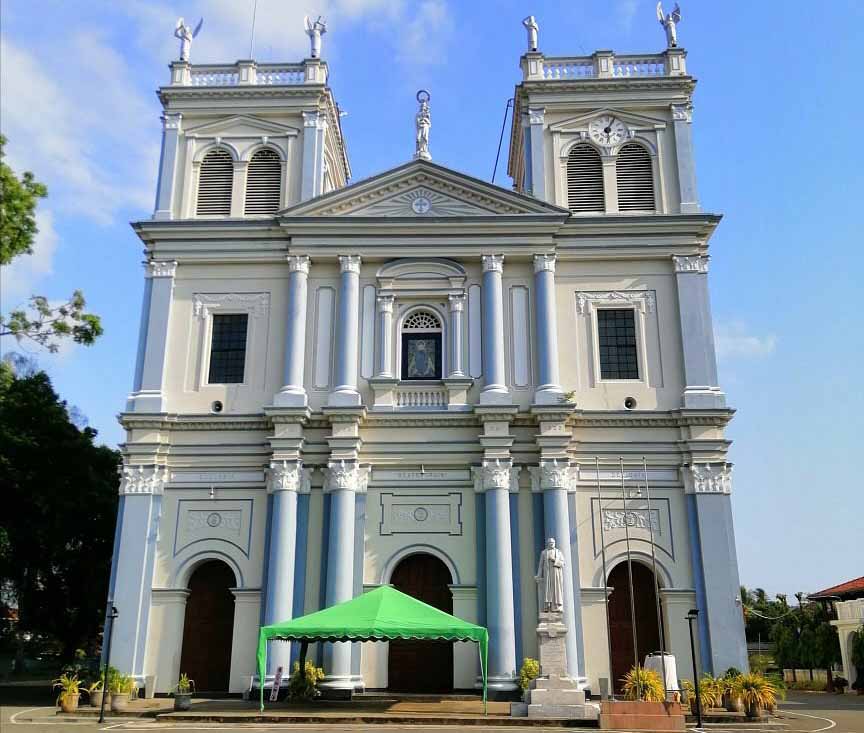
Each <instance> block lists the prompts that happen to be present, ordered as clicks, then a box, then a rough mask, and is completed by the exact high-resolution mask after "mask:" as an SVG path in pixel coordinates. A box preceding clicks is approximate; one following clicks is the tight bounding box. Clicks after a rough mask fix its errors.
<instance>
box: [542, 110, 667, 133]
mask: <svg viewBox="0 0 864 733" xmlns="http://www.w3.org/2000/svg"><path fill="white" fill-rule="evenodd" d="M605 115H611V116H612V117H617V118H618V119H619V120H621V121H622V122H624V123H626V124H627V125H629V126H630V127H634V128H646V127H647V128H649V129H654V128H660V129H662V128H664V127H666V120H664V119H663V118H662V117H650V116H648V115H640V114H636V113H634V112H627V111H625V110H621V109H610V108H608V107H603V108H601V109H594V110H591V111H590V112H586V113H585V114H581V115H578V116H577V117H570V118H568V119H566V120H561V121H560V122H556V123H555V124H554V125H549V129H550V130H551V131H553V132H576V131H577V130H584V129H585V128H586V127H587V126H588V123H589V122H591V120H593V119H594V118H596V117H603V116H605Z"/></svg>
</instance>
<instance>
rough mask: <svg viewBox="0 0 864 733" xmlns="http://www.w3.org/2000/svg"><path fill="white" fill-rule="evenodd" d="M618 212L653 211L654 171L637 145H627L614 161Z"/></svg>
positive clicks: (647, 156)
mask: <svg viewBox="0 0 864 733" xmlns="http://www.w3.org/2000/svg"><path fill="white" fill-rule="evenodd" d="M615 173H616V175H617V178H618V211H654V171H653V170H652V168H651V156H650V155H649V153H648V151H647V150H645V148H643V147H642V146H641V145H639V144H637V143H627V144H626V145H625V146H624V147H623V148H621V150H620V151H619V152H618V157H617V159H616V161H615Z"/></svg>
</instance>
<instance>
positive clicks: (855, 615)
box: [834, 598, 864, 623]
mask: <svg viewBox="0 0 864 733" xmlns="http://www.w3.org/2000/svg"><path fill="white" fill-rule="evenodd" d="M834 608H836V609H837V620H838V621H855V620H860V621H861V622H862V623H864V598H857V599H855V600H853V601H840V602H839V603H835V604H834Z"/></svg>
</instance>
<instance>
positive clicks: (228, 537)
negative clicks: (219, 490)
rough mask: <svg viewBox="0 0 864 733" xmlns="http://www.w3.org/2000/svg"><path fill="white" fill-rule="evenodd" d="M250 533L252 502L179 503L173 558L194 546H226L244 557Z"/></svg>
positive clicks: (230, 500) (219, 500)
mask: <svg viewBox="0 0 864 733" xmlns="http://www.w3.org/2000/svg"><path fill="white" fill-rule="evenodd" d="M251 532H252V499H239V500H238V499H180V500H178V502H177V520H176V525H175V531H174V552H173V554H174V555H175V556H177V555H179V554H180V553H181V552H183V550H185V549H187V548H188V547H190V546H191V545H195V544H197V543H202V544H203V543H213V542H216V543H219V544H222V543H227V544H229V545H232V546H233V547H236V548H237V549H238V550H240V552H242V553H243V554H244V555H246V557H248V556H249V545H250V540H251Z"/></svg>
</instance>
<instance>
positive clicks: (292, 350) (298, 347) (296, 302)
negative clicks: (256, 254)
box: [273, 255, 310, 407]
mask: <svg viewBox="0 0 864 733" xmlns="http://www.w3.org/2000/svg"><path fill="white" fill-rule="evenodd" d="M309 264H310V260H309V258H308V257H307V256H306V255H291V256H289V257H288V271H289V274H288V310H287V313H286V324H285V372H284V378H283V386H282V388H281V389H280V390H279V392H278V393H277V394H276V397H275V399H274V400H273V402H274V404H275V405H277V406H279V407H306V388H305V387H304V385H303V367H304V365H305V361H306V300H307V295H306V290H307V281H308V279H309Z"/></svg>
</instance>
